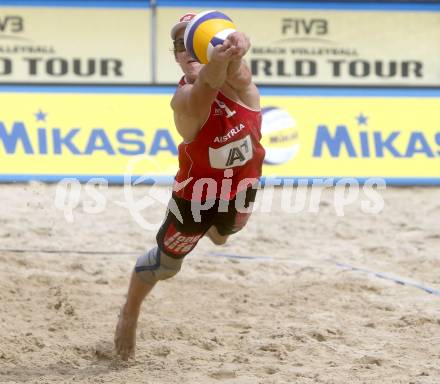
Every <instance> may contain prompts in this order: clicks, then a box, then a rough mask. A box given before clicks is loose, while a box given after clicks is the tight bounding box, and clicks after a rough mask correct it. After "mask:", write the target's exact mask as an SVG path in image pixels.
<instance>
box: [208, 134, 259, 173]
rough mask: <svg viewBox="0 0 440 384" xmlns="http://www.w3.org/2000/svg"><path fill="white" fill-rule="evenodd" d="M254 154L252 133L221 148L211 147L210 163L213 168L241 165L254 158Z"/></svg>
mask: <svg viewBox="0 0 440 384" xmlns="http://www.w3.org/2000/svg"><path fill="white" fill-rule="evenodd" d="M252 156H253V152H252V141H251V137H250V135H247V136H246V137H244V138H243V139H240V140H236V141H233V142H232V143H229V144H227V145H224V146H223V147H220V148H211V147H209V163H210V165H211V167H212V168H216V169H227V168H234V167H239V166H241V165H244V164H246V163H247V162H248V161H249V160H250V159H252Z"/></svg>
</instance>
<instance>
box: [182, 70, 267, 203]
mask: <svg viewBox="0 0 440 384" xmlns="http://www.w3.org/2000/svg"><path fill="white" fill-rule="evenodd" d="M183 84H185V81H184V80H183V78H182V80H180V82H179V86H182V85H183ZM260 140H261V112H260V111H256V110H252V109H250V108H247V107H245V106H243V105H241V104H239V103H237V102H235V101H233V100H231V99H229V98H228V97H226V96H225V95H223V94H222V93H221V92H219V93H218V94H217V98H216V100H215V101H214V102H213V103H212V105H211V111H210V114H209V117H208V119H207V120H206V122H205V123H204V124H203V126H202V128H201V129H200V131H199V132H198V133H197V136H196V137H195V138H194V140H193V141H191V142H190V143H185V142H182V143H181V144H180V145H179V170H178V172H177V175H176V178H175V183H174V191H175V193H176V194H177V196H179V197H181V198H184V199H186V200H199V201H200V200H202V201H204V200H205V199H211V198H222V199H225V200H230V199H233V198H234V196H235V195H236V194H237V192H239V191H242V190H245V189H246V188H248V187H249V185H250V184H255V183H256V182H257V181H258V179H259V177H260V176H261V168H262V165H263V160H264V155H265V151H264V148H263V146H262V145H261V144H260Z"/></svg>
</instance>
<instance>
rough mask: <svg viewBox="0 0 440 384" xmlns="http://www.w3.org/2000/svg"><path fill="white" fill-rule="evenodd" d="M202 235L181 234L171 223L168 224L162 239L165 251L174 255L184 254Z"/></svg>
mask: <svg viewBox="0 0 440 384" xmlns="http://www.w3.org/2000/svg"><path fill="white" fill-rule="evenodd" d="M202 236H203V234H192V235H187V234H182V233H181V232H179V231H177V230H176V228H175V227H174V225H173V224H170V226H169V227H168V229H167V232H166V233H165V238H164V240H163V244H164V248H165V251H166V252H168V253H172V254H175V255H186V254H187V253H189V252H190V251H191V250H192V249H193V248H194V247H195V246H196V244H197V242H198V241H199V239H200V238H201V237H202Z"/></svg>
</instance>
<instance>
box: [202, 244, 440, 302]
mask: <svg viewBox="0 0 440 384" xmlns="http://www.w3.org/2000/svg"><path fill="white" fill-rule="evenodd" d="M209 255H210V256H215V257H226V258H228V259H242V260H270V261H275V260H280V261H286V260H282V259H276V258H274V257H270V256H240V255H235V254H233V253H222V252H209ZM332 262H334V261H332ZM335 263H336V266H338V267H340V268H344V269H349V270H352V271H355V272H364V273H369V274H372V275H373V276H375V277H378V278H380V279H384V280H389V281H393V282H395V283H396V284H399V285H406V286H408V287H414V288H418V289H421V290H422V291H425V292H427V293H430V294H431V295H434V296H438V297H440V290H438V289H435V288H431V287H427V286H426V285H423V284H421V283H414V282H412V281H408V280H404V279H402V278H400V277H393V276H389V275H387V274H385V273H382V272H375V271H371V270H369V269H366V268H359V267H354V266H352V265H350V264H345V263H340V262H337V261H336V262H335Z"/></svg>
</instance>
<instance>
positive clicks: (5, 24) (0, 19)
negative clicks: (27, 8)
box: [0, 15, 24, 36]
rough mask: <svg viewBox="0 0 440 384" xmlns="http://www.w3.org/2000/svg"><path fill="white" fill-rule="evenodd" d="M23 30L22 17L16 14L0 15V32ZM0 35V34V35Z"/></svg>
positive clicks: (18, 31)
mask: <svg viewBox="0 0 440 384" xmlns="http://www.w3.org/2000/svg"><path fill="white" fill-rule="evenodd" d="M23 31H24V19H23V18H22V17H21V16H16V15H5V16H3V15H0V33H1V34H3V33H5V34H7V33H20V32H23ZM0 36H1V35H0Z"/></svg>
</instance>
